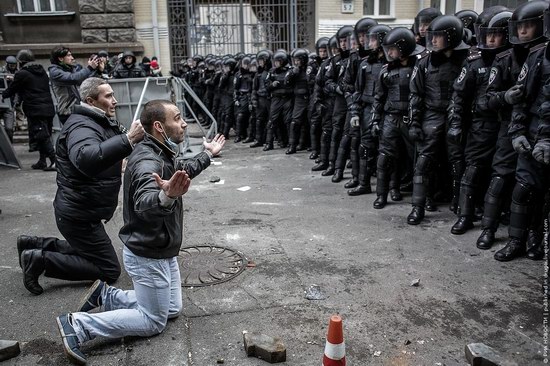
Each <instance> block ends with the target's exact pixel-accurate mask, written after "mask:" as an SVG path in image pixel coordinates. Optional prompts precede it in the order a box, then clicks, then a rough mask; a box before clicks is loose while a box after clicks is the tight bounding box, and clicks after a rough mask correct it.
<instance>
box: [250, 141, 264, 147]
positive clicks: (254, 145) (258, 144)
mask: <svg viewBox="0 0 550 366" xmlns="http://www.w3.org/2000/svg"><path fill="white" fill-rule="evenodd" d="M262 146H263V144H262V143H261V142H259V141H256V142H255V143H253V144H252V145H250V147H262Z"/></svg>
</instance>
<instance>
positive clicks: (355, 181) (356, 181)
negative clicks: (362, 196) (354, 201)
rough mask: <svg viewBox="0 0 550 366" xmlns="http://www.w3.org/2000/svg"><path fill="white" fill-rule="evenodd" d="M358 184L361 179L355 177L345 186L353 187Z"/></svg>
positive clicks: (347, 187)
mask: <svg viewBox="0 0 550 366" xmlns="http://www.w3.org/2000/svg"><path fill="white" fill-rule="evenodd" d="M358 185H359V179H357V178H355V177H354V178H351V179H350V180H348V182H347V183H346V184H344V188H346V189H351V188H355V187H357V186H358Z"/></svg>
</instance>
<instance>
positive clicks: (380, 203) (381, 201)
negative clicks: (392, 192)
mask: <svg viewBox="0 0 550 366" xmlns="http://www.w3.org/2000/svg"><path fill="white" fill-rule="evenodd" d="M387 204H388V195H387V194H380V195H378V196H376V199H375V200H374V202H373V203H372V207H374V208H375V209H377V210H380V209H382V208H384V207H386V205H387Z"/></svg>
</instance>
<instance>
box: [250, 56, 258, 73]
mask: <svg viewBox="0 0 550 366" xmlns="http://www.w3.org/2000/svg"><path fill="white" fill-rule="evenodd" d="M248 70H250V72H252V73H255V72H256V71H258V60H256V57H252V59H251V60H250V66H249V67H248Z"/></svg>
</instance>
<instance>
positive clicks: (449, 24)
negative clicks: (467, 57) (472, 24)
mask: <svg viewBox="0 0 550 366" xmlns="http://www.w3.org/2000/svg"><path fill="white" fill-rule="evenodd" d="M463 37H464V25H463V24H462V21H461V20H460V19H458V18H457V17H455V16H454V15H441V16H439V17H437V18H435V19H434V20H433V21H432V22H431V23H430V26H429V27H428V31H427V32H426V48H428V50H430V51H434V52H441V51H447V50H452V49H466V48H468V45H466V44H465V43H464V42H463V40H462V39H463Z"/></svg>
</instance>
